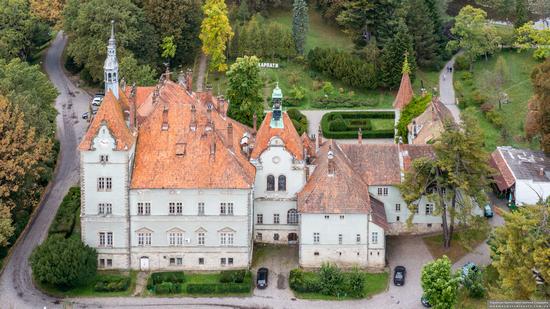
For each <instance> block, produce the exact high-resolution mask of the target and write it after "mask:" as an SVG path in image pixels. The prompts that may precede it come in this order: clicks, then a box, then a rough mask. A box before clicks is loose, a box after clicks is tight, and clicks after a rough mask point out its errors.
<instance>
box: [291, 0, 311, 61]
mask: <svg viewBox="0 0 550 309" xmlns="http://www.w3.org/2000/svg"><path fill="white" fill-rule="evenodd" d="M307 14H308V10H307V3H306V1H305V0H294V5H293V6H292V38H293V39H294V44H295V46H296V52H297V53H298V54H299V55H303V54H304V49H305V45H306V36H307V30H308V27H309V17H308V15H307Z"/></svg>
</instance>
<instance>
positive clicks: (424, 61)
mask: <svg viewBox="0 0 550 309" xmlns="http://www.w3.org/2000/svg"><path fill="white" fill-rule="evenodd" d="M409 4H410V6H409V10H408V14H407V26H408V28H409V30H410V33H411V35H412V38H413V43H414V51H415V52H416V61H417V62H418V65H419V66H421V67H424V68H433V67H434V66H435V65H437V63H438V62H439V60H440V57H439V55H438V53H439V44H438V43H437V40H438V37H437V36H436V32H435V29H434V21H433V20H432V19H431V17H430V12H429V10H428V6H427V5H426V2H425V0H410V2H409Z"/></svg>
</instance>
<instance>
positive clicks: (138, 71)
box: [119, 55, 157, 86]
mask: <svg viewBox="0 0 550 309" xmlns="http://www.w3.org/2000/svg"><path fill="white" fill-rule="evenodd" d="M119 70H120V72H119V75H120V76H121V77H123V78H124V79H125V80H126V81H127V82H128V83H129V84H133V83H136V85H139V86H152V85H154V84H156V82H157V79H156V76H157V73H156V72H155V70H153V69H152V68H151V66H149V65H148V64H141V65H140V64H139V63H138V62H137V60H136V59H135V58H134V57H133V56H132V55H126V56H124V57H122V58H121V59H120V63H119Z"/></svg>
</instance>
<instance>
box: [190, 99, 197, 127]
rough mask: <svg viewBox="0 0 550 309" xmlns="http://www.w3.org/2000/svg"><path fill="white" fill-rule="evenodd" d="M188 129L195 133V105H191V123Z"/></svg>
mask: <svg viewBox="0 0 550 309" xmlns="http://www.w3.org/2000/svg"><path fill="white" fill-rule="evenodd" d="M189 129H191V131H195V130H196V129H197V109H196V108H195V104H192V105H191V123H189Z"/></svg>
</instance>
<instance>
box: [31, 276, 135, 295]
mask: <svg viewBox="0 0 550 309" xmlns="http://www.w3.org/2000/svg"><path fill="white" fill-rule="evenodd" d="M136 280H137V272H135V271H129V272H128V271H114V270H112V271H111V270H110V271H99V272H98V273H97V274H96V275H95V277H94V278H93V279H92V280H90V281H89V282H87V283H86V284H83V285H80V286H77V287H72V288H68V289H64V288H59V287H56V286H53V285H51V284H47V283H42V282H39V281H35V283H37V285H38V287H40V289H42V290H43V291H44V292H46V293H47V294H49V295H53V296H56V297H81V296H85V297H116V296H130V295H132V293H133V291H134V288H135V286H136Z"/></svg>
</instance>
